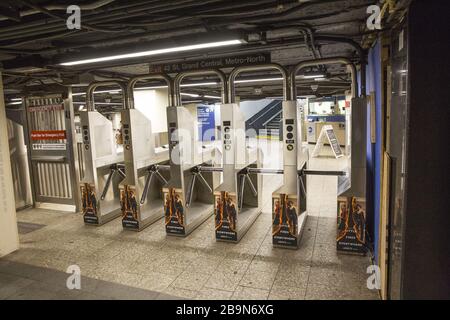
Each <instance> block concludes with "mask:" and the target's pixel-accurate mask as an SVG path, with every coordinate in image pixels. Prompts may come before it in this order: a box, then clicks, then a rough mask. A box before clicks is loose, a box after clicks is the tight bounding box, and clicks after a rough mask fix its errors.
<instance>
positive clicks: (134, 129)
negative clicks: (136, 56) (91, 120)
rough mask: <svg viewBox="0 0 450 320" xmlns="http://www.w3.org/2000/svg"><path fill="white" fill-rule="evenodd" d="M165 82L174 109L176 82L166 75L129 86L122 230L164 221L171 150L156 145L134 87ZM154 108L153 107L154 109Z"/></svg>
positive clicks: (124, 131) (125, 113)
mask: <svg viewBox="0 0 450 320" xmlns="http://www.w3.org/2000/svg"><path fill="white" fill-rule="evenodd" d="M150 80H163V81H164V82H165V83H166V84H167V86H168V96H169V98H168V102H169V105H172V100H173V99H172V79H170V78H169V77H168V76H166V75H164V74H155V75H144V76H137V77H135V78H132V79H131V80H130V81H129V83H128V85H127V108H126V109H125V110H123V111H122V137H123V145H124V162H125V175H126V178H125V179H124V180H123V181H122V183H121V184H120V187H119V188H120V204H121V210H122V226H123V228H124V229H127V230H135V231H140V230H142V229H144V228H145V227H147V226H149V225H150V224H152V223H154V222H156V221H157V220H159V219H161V218H162V217H163V210H162V207H163V199H164V197H163V195H162V188H163V187H164V186H165V185H166V184H167V181H168V180H169V176H170V174H169V170H167V169H166V170H164V169H163V167H161V166H160V165H166V164H168V161H169V149H168V146H167V145H166V146H157V145H155V137H154V134H153V131H152V121H165V119H164V120H162V119H156V118H155V119H152V120H150V119H148V118H147V117H146V116H145V115H144V114H142V113H141V112H140V111H139V110H137V109H135V108H134V94H133V92H134V87H135V85H136V84H137V83H138V82H140V81H150ZM151 107H152V106H149V108H151Z"/></svg>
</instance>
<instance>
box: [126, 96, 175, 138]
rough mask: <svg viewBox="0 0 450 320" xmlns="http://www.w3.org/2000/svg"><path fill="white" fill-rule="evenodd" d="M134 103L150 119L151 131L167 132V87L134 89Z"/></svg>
mask: <svg viewBox="0 0 450 320" xmlns="http://www.w3.org/2000/svg"><path fill="white" fill-rule="evenodd" d="M134 105H135V108H136V109H137V110H139V111H140V112H142V113H143V114H144V115H145V116H146V117H147V118H148V119H150V121H151V122H152V131H153V133H159V132H167V110H166V108H167V106H168V105H169V102H168V98H167V89H155V90H137V91H134Z"/></svg>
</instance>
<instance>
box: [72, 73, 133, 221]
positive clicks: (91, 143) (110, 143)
mask: <svg viewBox="0 0 450 320" xmlns="http://www.w3.org/2000/svg"><path fill="white" fill-rule="evenodd" d="M114 85H115V86H120V87H121V88H122V94H123V96H125V94H126V88H125V86H124V85H123V84H122V83H121V82H119V81H100V82H93V83H91V84H90V85H89V86H88V88H87V92H86V105H87V111H82V112H80V122H81V135H82V139H83V152H84V176H83V178H82V179H81V181H80V190H81V205H82V214H83V218H84V222H85V223H86V224H88V225H102V224H104V223H106V222H108V221H111V220H112V219H114V218H116V217H118V216H120V214H121V209H120V190H119V183H120V182H121V181H122V180H123V179H124V178H125V172H124V170H125V166H124V163H123V162H124V156H123V151H122V150H120V149H119V148H118V147H117V145H116V141H115V136H114V131H113V126H112V122H111V121H110V120H108V119H107V118H106V117H104V116H103V115H102V114H101V113H100V112H98V111H96V110H95V105H94V100H93V95H94V90H95V89H96V88H98V87H100V86H114ZM124 105H125V102H124Z"/></svg>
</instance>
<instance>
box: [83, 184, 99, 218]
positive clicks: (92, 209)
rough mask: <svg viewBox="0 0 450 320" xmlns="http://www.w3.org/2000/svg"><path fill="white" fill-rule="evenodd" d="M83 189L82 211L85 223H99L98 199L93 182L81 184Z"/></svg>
mask: <svg viewBox="0 0 450 320" xmlns="http://www.w3.org/2000/svg"><path fill="white" fill-rule="evenodd" d="M80 191H81V213H82V214H83V219H84V222H85V223H89V224H98V216H97V210H98V201H97V195H96V194H95V186H94V184H93V183H83V184H81V185H80Z"/></svg>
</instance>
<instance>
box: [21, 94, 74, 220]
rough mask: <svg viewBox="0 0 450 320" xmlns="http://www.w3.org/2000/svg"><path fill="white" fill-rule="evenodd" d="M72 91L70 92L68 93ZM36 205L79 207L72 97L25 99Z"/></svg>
mask: <svg viewBox="0 0 450 320" xmlns="http://www.w3.org/2000/svg"><path fill="white" fill-rule="evenodd" d="M69 90H70V89H69ZM24 104H25V113H26V120H27V128H25V135H26V141H27V145H28V155H29V164H30V172H31V184H32V192H33V201H34V204H36V203H50V204H63V205H69V206H73V207H74V210H75V211H76V212H77V211H78V207H79V201H78V189H77V187H76V186H77V184H76V181H77V167H76V163H75V161H74V159H75V157H74V154H75V151H74V149H73V148H74V147H73V146H74V143H73V141H72V140H73V137H74V127H73V123H74V113H73V106H72V98H71V94H70V92H69V94H68V95H67V97H65V96H64V95H63V94H52V95H43V96H30V97H25V98H24Z"/></svg>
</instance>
